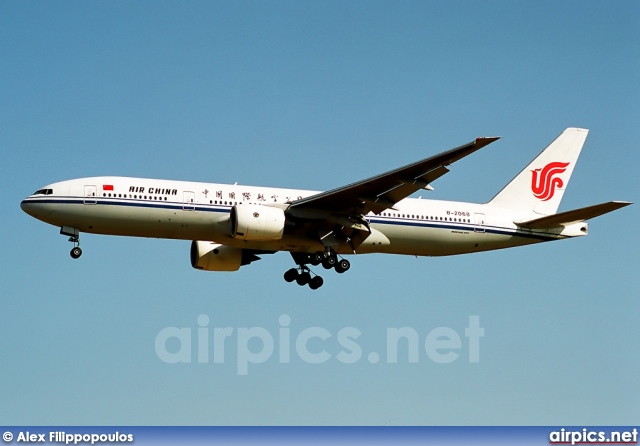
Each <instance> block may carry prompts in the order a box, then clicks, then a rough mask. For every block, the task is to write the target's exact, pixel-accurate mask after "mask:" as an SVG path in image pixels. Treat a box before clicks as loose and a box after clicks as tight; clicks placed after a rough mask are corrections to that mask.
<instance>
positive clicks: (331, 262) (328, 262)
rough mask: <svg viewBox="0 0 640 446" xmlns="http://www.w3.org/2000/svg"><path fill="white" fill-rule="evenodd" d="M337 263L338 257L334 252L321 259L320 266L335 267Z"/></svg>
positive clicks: (325, 267)
mask: <svg viewBox="0 0 640 446" xmlns="http://www.w3.org/2000/svg"><path fill="white" fill-rule="evenodd" d="M337 263H338V258H337V257H336V256H335V255H334V254H331V255H329V257H326V258H325V259H324V260H323V261H322V267H323V268H324V269H331V268H333V267H335V266H336V264H337Z"/></svg>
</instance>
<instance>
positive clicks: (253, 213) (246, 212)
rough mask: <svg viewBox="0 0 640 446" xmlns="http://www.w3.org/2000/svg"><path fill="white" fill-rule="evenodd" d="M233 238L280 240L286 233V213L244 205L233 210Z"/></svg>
mask: <svg viewBox="0 0 640 446" xmlns="http://www.w3.org/2000/svg"><path fill="white" fill-rule="evenodd" d="M229 218H230V220H231V237H233V238H237V239H240V240H252V241H268V240H280V239H281V238H282V234H283V233H284V224H285V216H284V211H283V210H282V209H279V208H274V207H270V206H261V205H258V204H242V205H236V206H233V207H232V208H231V215H230V217H229Z"/></svg>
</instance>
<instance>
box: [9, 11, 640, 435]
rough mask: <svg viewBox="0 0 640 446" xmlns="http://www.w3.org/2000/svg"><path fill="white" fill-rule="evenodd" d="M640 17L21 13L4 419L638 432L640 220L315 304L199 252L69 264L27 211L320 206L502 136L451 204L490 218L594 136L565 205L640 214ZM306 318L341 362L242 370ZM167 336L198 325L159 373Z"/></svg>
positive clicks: (363, 285)
mask: <svg viewBox="0 0 640 446" xmlns="http://www.w3.org/2000/svg"><path fill="white" fill-rule="evenodd" d="M639 25H640V5H639V4H638V3H637V2H632V1H616V2H582V1H581V2H573V1H566V2H551V1H548V2H547V1H541V2H522V1H514V2H495V1H482V2H456V1H453V2H408V1H407V2H348V3H347V4H344V3H343V2H329V1H327V2H272V3H265V2H145V1H141V2H118V1H114V2H90V3H87V2H27V3H25V2H2V3H1V4H0V60H1V61H2V62H1V63H0V150H1V151H2V158H3V160H4V162H3V163H2V165H1V166H2V167H0V169H1V170H2V175H1V176H0V181H1V188H0V194H1V196H2V199H3V200H2V201H3V203H4V204H5V209H6V210H5V212H4V215H5V222H4V227H5V237H4V241H3V246H4V248H3V249H2V251H1V252H0V266H1V268H2V271H3V273H2V279H1V280H0V296H1V299H0V315H1V320H2V324H0V354H2V356H3V358H4V364H3V366H2V367H1V368H0V420H2V422H3V423H4V424H26V425H28V424H94V425H95V424H112V425H113V424H115V425H119V424H133V425H141V424H142V425H146V424H188V425H192V424H206V425H210V424H223V425H226V424H232V425H242V424H252V425H253V424H259V425H262V424H287V425H288V424H341V425H342V424H347V425H352V424H356V425H385V424H391V425H405V424H408V425H412V424H419V425H422V424H429V425H431V424H435V425H441V424H444V425H456V424H464V425H469V424H472V425H475V424H480V425H482V424H491V425H496V424H538V425H540V424H543V425H545V424H554V425H564V424H569V425H581V424H637V422H638V418H639V417H638V416H639V415H640V394H639V390H638V389H640V381H639V379H638V376H640V359H638V355H637V346H638V341H640V339H639V337H638V330H637V324H638V320H639V318H640V303H639V301H638V296H639V295H640V282H639V279H638V266H639V262H638V255H637V247H638V243H639V241H640V240H639V236H638V234H637V231H634V230H633V229H632V228H633V226H632V225H633V222H634V221H638V219H639V218H640V211H638V206H637V205H634V206H631V207H629V208H625V209H624V210H621V211H618V212H615V213H613V214H609V215H606V216H603V217H601V218H598V219H597V220H594V221H593V222H592V223H591V227H590V235H589V236H588V237H585V238H581V239H578V240H570V241H565V242H558V243H551V244H542V245H537V246H531V247H523V248H518V249H513V250H507V251H502V252H500V251H497V252H491V253H483V254H477V255H469V256H461V257H450V258H419V259H416V258H414V257H401V256H376V255H371V256H361V257H357V258H353V259H351V260H352V269H351V270H350V271H349V272H348V273H347V274H344V275H340V276H339V275H336V274H333V275H327V274H325V279H326V280H325V285H324V286H323V287H322V288H321V289H320V290H318V291H316V292H312V291H310V290H309V289H308V288H306V287H305V288H300V287H297V286H295V285H292V284H288V283H285V282H284V281H283V280H282V273H283V272H284V271H285V270H286V269H288V268H290V267H291V266H292V261H291V258H290V256H289V255H287V254H283V253H281V254H277V255H273V256H268V257H267V258H265V259H264V260H262V261H260V262H257V263H254V264H252V265H250V266H249V267H245V268H242V269H241V270H240V271H239V272H237V273H231V274H227V273H204V272H200V271H196V270H194V269H192V268H191V266H190V264H189V243H188V242H184V241H168V240H153V239H131V238H117V237H107V236H96V235H88V234H85V235H83V236H82V238H81V240H82V247H83V249H84V255H83V257H82V259H80V260H79V261H73V260H72V259H71V258H70V257H69V255H68V251H69V249H70V247H71V246H70V244H69V243H67V241H66V238H64V237H63V236H60V235H59V234H58V229H57V228H55V227H51V226H47V225H45V224H43V223H41V222H39V221H36V220H34V219H32V218H30V217H29V216H27V215H26V214H24V213H23V212H22V211H21V210H20V208H19V203H20V201H21V200H22V198H24V197H25V196H27V195H28V194H30V193H31V192H33V191H35V190H36V189H38V188H40V187H42V186H44V185H46V184H48V183H51V182H54V181H59V180H64V179H70V178H76V177H84V176H92V175H128V176H140V177H156V178H169V179H184V180H197V181H211V182H235V181H238V182H239V183H241V184H251V185H265V186H278V187H293V188H303V189H316V190H324V189H330V188H333V187H336V186H340V185H343V184H347V183H349V182H352V181H355V180H359V179H362V178H365V177H368V176H371V175H374V174H377V173H380V172H383V171H386V170H389V169H391V168H393V167H397V166H399V165H402V164H406V163H409V162H413V161H415V160H417V159H420V158H423V157H426V156H429V155H431V154H435V153H437V152H439V151H442V150H446V149H449V148H452V147H455V146H457V145H460V144H463V143H465V142H468V141H470V140H472V139H473V138H475V137H477V136H492V135H500V136H503V139H502V140H501V141H499V142H497V143H495V144H493V145H491V146H490V147H488V148H486V149H484V150H482V151H480V152H479V153H476V154H474V155H472V156H470V157H469V158H466V159H465V160H463V161H461V162H460V163H457V164H456V165H455V166H453V169H452V171H451V173H449V174H448V175H446V176H445V177H443V178H441V179H439V180H438V181H437V182H436V183H435V184H434V187H435V191H434V192H429V193H428V196H429V197H430V198H436V199H443V200H462V201H472V202H485V201H487V200H489V199H490V198H491V197H492V196H493V195H494V194H495V193H496V192H497V191H498V190H499V189H500V188H501V187H502V186H503V185H504V184H506V183H507V182H508V181H509V180H510V179H511V178H512V177H513V176H514V175H515V174H516V173H517V172H518V171H519V170H520V169H522V168H523V167H524V166H525V165H526V164H527V163H528V162H529V161H530V160H531V159H532V158H533V157H534V156H535V155H536V154H537V153H538V152H539V151H540V150H542V149H543V148H544V147H545V146H546V144H548V143H549V142H551V141H552V140H553V139H554V138H555V137H556V136H557V135H558V134H560V133H561V132H562V131H563V130H564V129H565V128H566V127H570V126H578V127H586V128H589V129H590V130H591V132H590V134H589V137H588V139H587V142H586V144H585V148H584V150H583V152H582V157H581V159H580V161H579V162H578V165H577V168H576V170H575V172H574V174H573V177H572V181H571V183H570V185H569V187H568V190H567V193H566V194H565V196H564V201H563V203H562V204H561V208H560V209H561V210H569V209H573V208H576V207H581V206H586V205H590V204H595V203H599V202H604V201H609V200H613V199H619V200H628V201H638V180H637V175H636V168H635V166H637V165H638V163H639V162H640V157H639V155H638V150H637V142H638V140H640V130H639V129H640V126H639V125H638V124H639V123H640V120H639V118H640V108H639V106H638V104H639V103H640V89H638V85H639V84H640V41H638V39H637V31H638V26H639ZM200 315H206V316H207V317H208V318H209V324H208V326H207V328H209V329H210V332H211V333H213V329H214V328H216V327H232V328H234V335H233V336H232V337H231V338H230V339H229V340H228V341H229V347H228V348H229V350H227V354H226V356H225V358H224V359H225V360H224V362H223V363H213V361H212V360H211V361H209V362H208V363H198V362H197V360H196V352H197V346H196V340H197V336H196V333H197V330H198V317H199V316H200ZM283 315H286V316H288V317H289V320H290V324H289V327H288V328H289V329H290V333H291V339H293V341H292V345H293V344H295V338H296V336H297V335H298V334H299V333H301V332H303V331H304V330H305V329H308V328H311V327H322V328H324V329H325V330H327V331H328V332H329V333H331V335H332V336H331V338H329V339H328V340H326V341H324V342H321V341H320V340H317V339H316V340H314V341H312V342H310V344H309V345H310V348H311V349H315V351H321V350H323V349H324V350H325V351H327V352H328V353H329V354H330V355H331V359H330V360H328V361H327V362H324V363H321V364H309V363H307V362H305V361H304V360H302V359H301V358H300V357H299V356H297V355H296V350H295V347H292V348H291V351H292V353H291V360H290V362H289V363H286V364H283V363H281V362H280V361H279V358H278V353H277V351H276V353H274V355H273V356H272V357H270V358H269V359H268V360H266V362H264V363H262V364H251V365H250V366H249V371H248V374H247V375H246V376H239V375H238V373H237V370H238V368H237V356H238V354H237V351H236V350H234V348H235V347H234V346H235V345H236V344H237V343H238V336H237V333H239V331H240V330H241V329H243V328H251V327H261V328H263V329H264V330H266V332H268V333H270V334H271V335H272V336H273V337H274V339H275V342H276V346H277V345H278V344H277V343H278V342H279V341H278V336H279V333H280V330H281V328H282V326H281V324H280V322H279V321H280V320H281V317H282V316H283ZM475 315H477V316H479V318H480V319H479V320H480V325H481V326H482V327H483V328H484V329H485V335H484V337H483V338H482V339H481V341H480V361H479V362H478V363H470V362H469V360H468V352H469V345H468V343H467V339H468V338H466V337H465V336H464V330H465V328H466V327H467V326H468V324H469V317H470V316H475ZM167 327H177V328H189V329H191V332H192V333H193V335H194V344H193V346H192V347H193V360H192V362H191V363H183V364H167V363H165V362H163V361H162V360H161V359H160V358H159V356H158V354H157V353H156V350H155V347H154V345H155V340H156V337H157V336H158V334H159V333H160V332H161V331H162V330H163V329H165V328H167ZM345 327H353V328H356V329H357V330H359V331H360V332H361V333H362V335H361V337H360V338H359V339H358V344H359V345H360V347H361V348H362V352H363V354H362V358H361V359H360V360H359V361H357V362H356V363H354V364H345V363H342V362H340V361H339V360H337V354H338V353H339V352H340V344H339V343H338V341H337V334H338V332H339V331H340V330H341V329H343V328H345ZM399 327H410V328H411V329H413V330H415V332H417V333H418V335H419V338H420V342H421V349H420V356H419V361H418V362H417V363H409V362H408V361H407V355H406V353H407V352H406V348H405V349H403V348H402V347H401V349H400V352H399V360H398V363H397V364H388V363H386V355H385V353H384V351H385V348H386V337H385V336H386V332H387V329H388V328H399ZM438 327H448V328H450V329H451V330H453V331H455V332H456V333H458V334H459V335H460V337H461V340H462V344H461V349H460V350H459V353H460V357H459V358H458V359H457V360H456V361H454V362H452V363H450V364H439V363H437V362H434V361H433V360H431V359H430V357H429V356H428V355H427V354H426V353H425V350H424V348H423V344H424V342H425V339H426V338H427V336H428V334H429V333H430V332H431V331H432V330H434V329H437V328H438ZM174 341H175V339H174ZM255 341H256V342H253V343H252V344H250V348H252V349H253V351H258V350H259V349H260V347H261V344H260V342H259V341H257V340H255ZM211 342H213V341H211ZM176 345H177V344H175V343H174V344H171V343H169V345H168V347H167V348H169V349H171V348H174V349H175V348H177V347H176ZM371 352H377V353H379V354H380V356H381V358H382V359H381V360H380V361H379V362H378V363H376V364H372V363H370V362H369V361H368V355H369V353H371Z"/></svg>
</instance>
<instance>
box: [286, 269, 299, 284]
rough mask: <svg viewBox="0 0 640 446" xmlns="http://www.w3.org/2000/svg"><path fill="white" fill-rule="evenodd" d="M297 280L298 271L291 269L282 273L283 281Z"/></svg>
mask: <svg viewBox="0 0 640 446" xmlns="http://www.w3.org/2000/svg"><path fill="white" fill-rule="evenodd" d="M297 278H298V270H297V269H295V268H291V269H290V270H289V271H287V272H286V273H284V280H286V281H287V282H293V281H294V280H296V279H297Z"/></svg>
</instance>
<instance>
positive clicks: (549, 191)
mask: <svg viewBox="0 0 640 446" xmlns="http://www.w3.org/2000/svg"><path fill="white" fill-rule="evenodd" d="M588 133H589V130H587V129H579V128H568V129H566V130H565V131H564V132H562V134H561V135H560V136H558V137H557V138H556V139H555V141H553V142H552V143H551V144H549V146H548V147H547V148H546V149H544V150H543V151H542V153H540V155H538V156H537V157H536V159H534V160H533V161H532V162H531V163H530V164H529V165H528V166H527V167H525V169H524V170H523V171H522V172H520V173H519V174H518V175H517V176H516V177H515V178H514V179H513V180H511V182H510V183H509V184H507V185H506V186H505V187H504V189H502V190H501V191H500V192H499V193H498V194H497V195H496V196H495V197H493V198H492V199H491V201H489V203H488V204H490V205H493V206H500V207H505V208H511V209H519V210H523V211H533V212H536V213H538V214H542V215H551V214H555V213H556V211H557V210H558V206H560V201H561V200H562V196H563V195H564V191H565V189H566V187H567V184H569V178H570V177H571V174H572V173H573V168H574V167H575V165H576V161H577V160H578V156H579V155H580V151H581V150H582V146H583V145H584V141H585V139H586V138H587V134H588Z"/></svg>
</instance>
